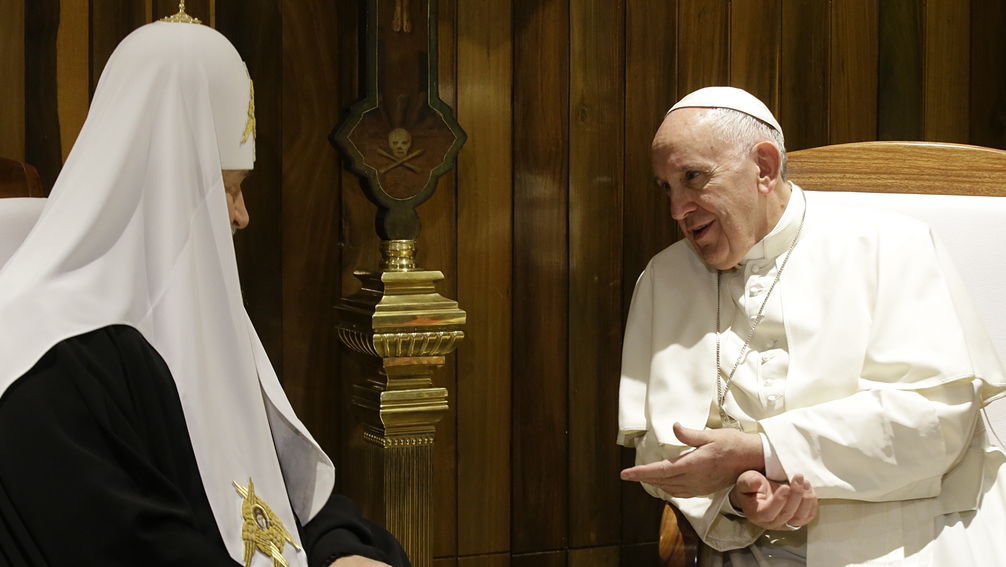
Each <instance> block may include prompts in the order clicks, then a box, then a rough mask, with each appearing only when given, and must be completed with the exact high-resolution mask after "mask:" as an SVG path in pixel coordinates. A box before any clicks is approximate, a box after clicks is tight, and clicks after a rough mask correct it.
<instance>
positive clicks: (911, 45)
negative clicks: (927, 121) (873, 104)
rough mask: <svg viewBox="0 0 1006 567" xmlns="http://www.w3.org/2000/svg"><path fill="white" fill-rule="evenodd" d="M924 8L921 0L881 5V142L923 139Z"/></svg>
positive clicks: (886, 1) (888, 1)
mask: <svg viewBox="0 0 1006 567" xmlns="http://www.w3.org/2000/svg"><path fill="white" fill-rule="evenodd" d="M923 6H924V4H923V3H922V2H920V1H919V0H884V1H883V2H881V3H880V11H879V15H880V22H879V24H878V29H879V31H880V39H879V45H878V50H879V53H878V65H879V68H880V73H879V78H878V87H877V133H878V139H880V140H921V139H922V137H923V120H924V99H923V90H922V84H923V75H922V69H923V57H924V53H925V12H924V11H923Z"/></svg>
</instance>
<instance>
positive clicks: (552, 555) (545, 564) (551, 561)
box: [510, 551, 568, 567]
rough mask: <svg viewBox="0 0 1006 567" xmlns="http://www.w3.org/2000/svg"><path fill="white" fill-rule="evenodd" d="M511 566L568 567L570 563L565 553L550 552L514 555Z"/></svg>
mask: <svg viewBox="0 0 1006 567" xmlns="http://www.w3.org/2000/svg"><path fill="white" fill-rule="evenodd" d="M510 565H511V567H566V566H567V565H568V563H567V559H566V552H565V551H549V552H545V553H530V554H526V555H514V556H513V558H512V559H511V560H510Z"/></svg>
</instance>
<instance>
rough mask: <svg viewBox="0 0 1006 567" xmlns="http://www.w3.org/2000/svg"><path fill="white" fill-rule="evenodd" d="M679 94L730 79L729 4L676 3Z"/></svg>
mask: <svg viewBox="0 0 1006 567" xmlns="http://www.w3.org/2000/svg"><path fill="white" fill-rule="evenodd" d="M678 22H679V24H678V26H677V30H678V49H677V56H678V93H679V94H680V95H681V96H684V95H686V94H688V93H690V92H692V91H694V90H696V89H700V88H702V87H708V86H711V85H725V84H727V81H728V80H729V79H730V59H729V55H730V48H729V45H730V39H729V38H730V3H729V2H724V1H723V0H678Z"/></svg>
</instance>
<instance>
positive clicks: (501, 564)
mask: <svg viewBox="0 0 1006 567" xmlns="http://www.w3.org/2000/svg"><path fill="white" fill-rule="evenodd" d="M458 567H510V555H509V554H495V555H475V556H470V557H458Z"/></svg>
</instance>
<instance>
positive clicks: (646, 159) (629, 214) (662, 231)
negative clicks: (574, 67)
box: [622, 0, 686, 519]
mask: <svg viewBox="0 0 1006 567" xmlns="http://www.w3.org/2000/svg"><path fill="white" fill-rule="evenodd" d="M677 12H678V6H677V1H676V0H671V1H667V0H627V1H626V16H625V18H626V27H625V42H626V47H625V184H624V191H625V194H624V197H623V199H622V201H623V212H624V214H623V225H622V226H623V234H622V258H623V263H622V319H623V321H624V319H625V316H626V314H627V313H628V309H629V299H630V298H631V296H632V290H633V288H634V286H635V284H636V279H637V278H638V277H639V274H640V273H642V271H643V267H645V266H646V263H647V262H648V261H649V260H650V258H651V257H653V255H654V254H656V253H657V252H659V251H660V250H662V249H663V248H665V247H666V246H668V245H669V244H671V243H672V242H674V240H675V223H674V220H673V219H672V218H671V215H670V211H669V204H668V202H667V197H666V196H664V194H663V193H662V192H661V191H660V190H659V189H658V188H657V186H656V184H655V183H654V182H653V166H652V164H651V160H650V144H651V142H652V141H653V134H654V133H655V132H656V131H657V127H659V126H660V123H661V121H663V119H664V113H666V112H667V110H668V109H669V108H670V107H671V106H672V105H674V103H675V102H676V101H677V100H678V99H679V98H680V97H681V96H684V94H686V93H685V92H684V91H681V92H679V91H678V88H677V85H678V83H677V60H678V57H677V35H678V34H677V29H678V18H677ZM626 518H627V519H628V516H626Z"/></svg>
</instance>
